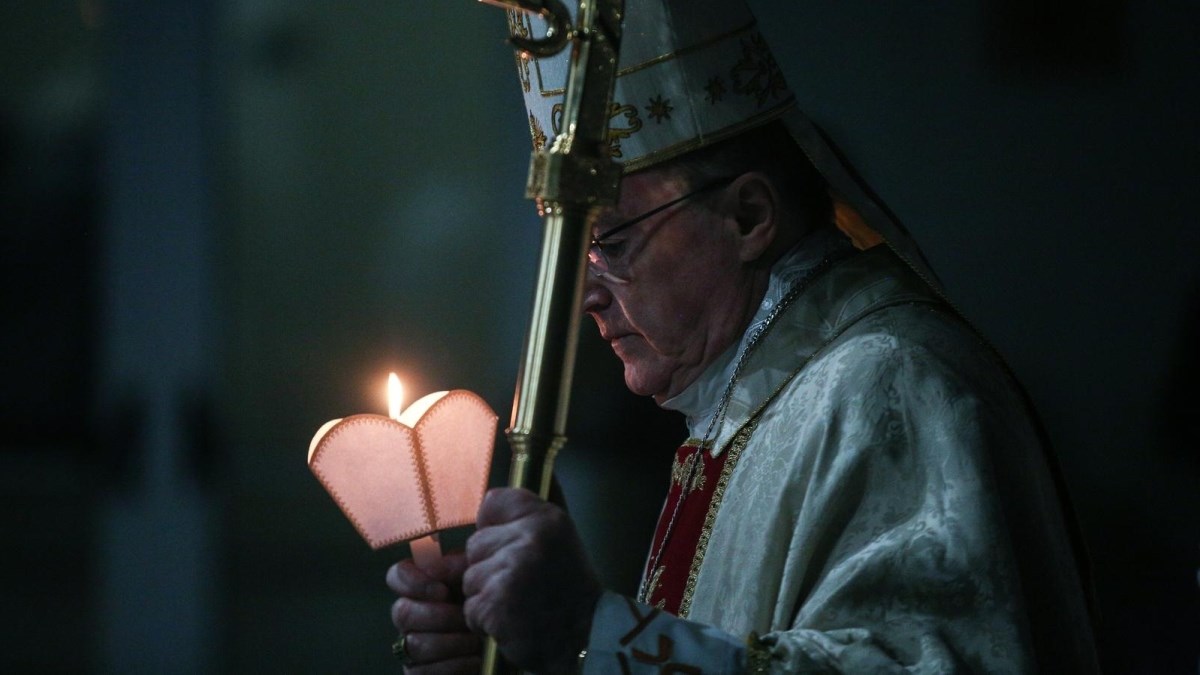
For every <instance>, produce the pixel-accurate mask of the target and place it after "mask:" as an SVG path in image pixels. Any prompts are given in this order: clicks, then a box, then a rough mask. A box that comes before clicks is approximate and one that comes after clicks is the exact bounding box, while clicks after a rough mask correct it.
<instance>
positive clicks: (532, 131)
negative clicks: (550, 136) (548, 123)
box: [529, 113, 546, 152]
mask: <svg viewBox="0 0 1200 675" xmlns="http://www.w3.org/2000/svg"><path fill="white" fill-rule="evenodd" d="M529 136H530V138H532V139H533V149H534V150H536V151H538V152H541V150H542V149H543V148H545V147H546V132H544V131H542V125H541V124H539V123H538V121H537V118H536V117H534V116H533V113H529Z"/></svg>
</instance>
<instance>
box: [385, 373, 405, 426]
mask: <svg viewBox="0 0 1200 675" xmlns="http://www.w3.org/2000/svg"><path fill="white" fill-rule="evenodd" d="M387 399H388V417H391V418H392V419H394V420H397V421H398V420H399V419H400V403H401V402H402V400H403V399H404V388H403V387H401V386H400V378H399V377H396V374H395V373H389V374H388V383H387Z"/></svg>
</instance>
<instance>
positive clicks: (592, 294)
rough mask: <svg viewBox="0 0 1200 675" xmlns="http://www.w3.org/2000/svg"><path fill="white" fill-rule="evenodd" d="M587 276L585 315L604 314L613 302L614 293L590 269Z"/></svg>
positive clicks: (585, 283) (585, 281)
mask: <svg viewBox="0 0 1200 675" xmlns="http://www.w3.org/2000/svg"><path fill="white" fill-rule="evenodd" d="M585 274H586V275H587V276H586V278H585V279H584V281H583V312H584V313H585V314H595V313H598V312H603V311H604V309H605V308H607V307H608V305H609V303H611V302H612V292H611V291H609V290H608V287H607V286H605V285H604V283H603V281H602V280H601V278H600V277H599V276H597V275H595V274H593V273H592V271H591V270H590V269H589V270H588V271H587V272H585Z"/></svg>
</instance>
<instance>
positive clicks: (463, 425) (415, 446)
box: [308, 373, 498, 570]
mask: <svg viewBox="0 0 1200 675" xmlns="http://www.w3.org/2000/svg"><path fill="white" fill-rule="evenodd" d="M402 398H403V389H402V387H401V385H400V379H399V378H398V377H396V375H395V373H392V374H391V375H390V376H389V377H388V384H387V413H388V414H387V415H386V416H384V415H379V414H359V415H350V416H348V417H343V418H338V419H335V420H330V421H329V422H326V423H325V424H323V425H322V426H321V428H320V429H319V430H318V431H317V433H316V435H315V436H313V439H312V442H311V443H310V444H309V446H308V466H309V469H311V470H312V472H313V475H314V476H316V478H317V480H318V481H320V483H321V485H322V486H324V487H325V489H326V491H328V492H329V495H330V496H331V497H333V500H334V502H335V503H336V504H337V505H338V507H339V508H341V509H342V512H343V513H345V514H346V517H347V518H348V519H349V520H350V522H351V523H352V524H353V525H354V528H355V529H356V530H358V533H359V534H361V535H362V537H363V539H366V541H367V543H368V544H370V546H371V548H373V549H380V548H383V547H385V546H390V545H392V544H397V543H400V542H403V541H407V542H409V546H410V548H411V549H412V552H413V559H414V560H415V561H416V564H417V566H418V567H421V568H422V569H426V570H432V569H433V568H434V567H435V566H437V565H438V562H437V561H438V560H439V559H440V558H441V547H440V545H439V544H438V540H437V537H438V535H437V533H438V532H439V531H441V530H445V529H450V528H455V527H463V526H467V525H471V524H473V523H474V522H475V515H476V513H477V512H478V511H479V503H480V501H481V500H482V499H483V493H484V491H485V490H486V489H487V479H488V472H489V469H490V467H491V462H492V449H493V447H494V445H495V439H496V426H497V422H498V419H497V417H496V413H495V412H494V411H492V409H491V408H490V407H489V406H488V404H487V402H486V401H484V400H483V399H482V398H480V397H479V396H478V395H476V394H474V393H472V392H470V391H467V390H465V389H453V390H450V391H439V392H435V393H432V394H427V395H426V396H423V397H421V398H419V399H417V400H416V401H414V402H413V403H412V405H409V406H408V407H407V408H404V406H403V401H402Z"/></svg>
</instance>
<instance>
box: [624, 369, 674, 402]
mask: <svg viewBox="0 0 1200 675" xmlns="http://www.w3.org/2000/svg"><path fill="white" fill-rule="evenodd" d="M625 388H626V389H628V390H629V391H630V392H632V393H634V394H636V395H638V396H651V397H653V398H654V401H655V402H656V403H662V402H663V401H665V400H666V399H667V398H669V397H668V396H667V395H666V392H665V390H666V387H665V386H663V385H662V383H660V382H657V381H655V380H654V379H652V378H648V377H646V373H644V372H642V370H641V369H639V368H637V366H634V365H630V364H629V363H626V364H625ZM660 396H661V400H660Z"/></svg>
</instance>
